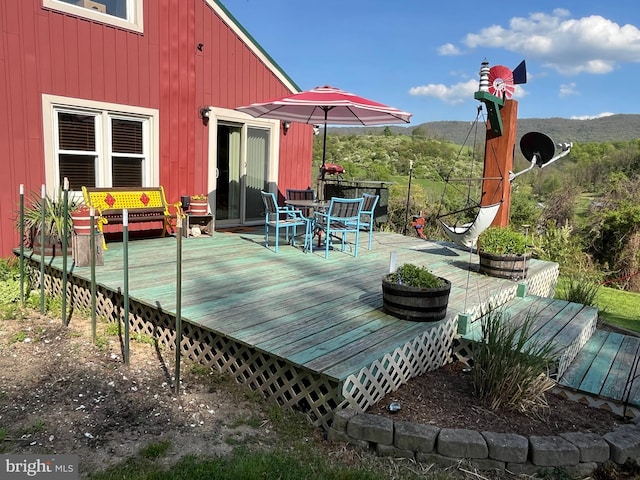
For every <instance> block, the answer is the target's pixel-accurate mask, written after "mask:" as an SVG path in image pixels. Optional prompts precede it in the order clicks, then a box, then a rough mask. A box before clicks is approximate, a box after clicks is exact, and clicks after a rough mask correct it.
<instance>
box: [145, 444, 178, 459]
mask: <svg viewBox="0 0 640 480" xmlns="http://www.w3.org/2000/svg"><path fill="white" fill-rule="evenodd" d="M170 447H171V442H170V441H169V440H160V441H159V442H153V443H150V444H149V445H147V446H146V447H144V448H142V449H141V450H140V451H139V452H138V455H140V456H141V457H143V458H148V459H150V460H153V459H156V458H160V457H162V456H163V455H164V454H165V453H167V451H168V450H169V448H170Z"/></svg>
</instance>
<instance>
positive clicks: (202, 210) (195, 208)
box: [189, 194, 209, 215]
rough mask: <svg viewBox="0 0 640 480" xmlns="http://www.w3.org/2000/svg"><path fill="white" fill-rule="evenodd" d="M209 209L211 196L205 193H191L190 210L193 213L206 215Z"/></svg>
mask: <svg viewBox="0 0 640 480" xmlns="http://www.w3.org/2000/svg"><path fill="white" fill-rule="evenodd" d="M208 211H209V196H208V195H205V194H198V195H191V200H190V202H189V212H190V213H191V214H192V215H206V214H207V212H208Z"/></svg>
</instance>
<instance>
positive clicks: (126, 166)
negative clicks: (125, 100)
mask: <svg viewBox="0 0 640 480" xmlns="http://www.w3.org/2000/svg"><path fill="white" fill-rule="evenodd" d="M158 120H159V114H158V111H157V110H154V109H146V108H140V107H132V106H129V105H117V104H108V103H103V102H95V101H89V100H80V99H72V98H67V97H57V96H52V95H43V127H44V140H45V172H46V178H47V189H48V190H49V189H53V190H50V191H55V190H56V189H57V188H58V187H59V186H60V185H62V183H63V179H64V178H67V179H68V180H69V188H70V190H71V191H75V192H78V191H80V190H81V187H82V186H87V187H147V186H150V187H151V186H157V185H158V184H159V165H158V162H159V161H158V148H159V140H158V137H159V134H158Z"/></svg>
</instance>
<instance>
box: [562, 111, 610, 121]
mask: <svg viewBox="0 0 640 480" xmlns="http://www.w3.org/2000/svg"><path fill="white" fill-rule="evenodd" d="M611 115H615V113H611V112H602V113H598V114H597V115H581V116H573V117H571V120H593V119H594V118H602V117H610V116H611Z"/></svg>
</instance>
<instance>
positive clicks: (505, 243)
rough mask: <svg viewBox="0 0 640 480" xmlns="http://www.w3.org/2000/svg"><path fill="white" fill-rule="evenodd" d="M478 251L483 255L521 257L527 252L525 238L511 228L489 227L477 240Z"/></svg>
mask: <svg viewBox="0 0 640 480" xmlns="http://www.w3.org/2000/svg"><path fill="white" fill-rule="evenodd" d="M478 245H479V249H480V250H482V251H483V252H485V253H492V254H497V255H499V254H506V255H522V254H524V253H525V252H526V251H527V238H526V237H525V236H524V234H522V233H520V232H517V231H515V230H514V229H513V228H511V227H508V226H507V227H497V226H494V227H489V228H487V229H486V230H485V231H484V232H482V234H481V235H480V237H479V238H478Z"/></svg>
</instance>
